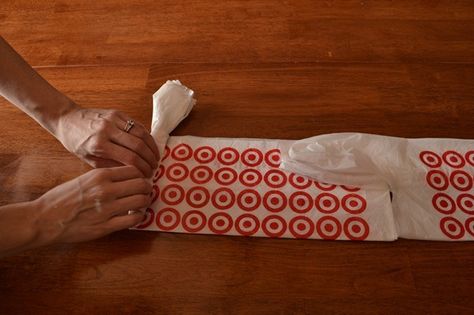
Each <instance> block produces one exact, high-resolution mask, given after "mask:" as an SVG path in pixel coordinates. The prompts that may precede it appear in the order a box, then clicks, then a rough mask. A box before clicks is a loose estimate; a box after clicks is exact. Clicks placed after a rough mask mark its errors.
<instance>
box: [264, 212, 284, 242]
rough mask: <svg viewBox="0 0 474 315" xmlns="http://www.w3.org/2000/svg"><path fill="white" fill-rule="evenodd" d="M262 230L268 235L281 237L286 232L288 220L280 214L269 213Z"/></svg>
mask: <svg viewBox="0 0 474 315" xmlns="http://www.w3.org/2000/svg"><path fill="white" fill-rule="evenodd" d="M262 230H263V232H264V233H265V234H266V235H267V236H268V237H281V236H282V235H283V234H285V232H286V221H285V220H284V219H283V218H282V217H280V216H279V215H275V214H273V215H269V216H268V217H266V218H265V219H263V221H262Z"/></svg>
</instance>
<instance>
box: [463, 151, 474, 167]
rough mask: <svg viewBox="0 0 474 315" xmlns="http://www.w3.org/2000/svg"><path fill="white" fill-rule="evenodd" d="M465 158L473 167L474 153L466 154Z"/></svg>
mask: <svg viewBox="0 0 474 315" xmlns="http://www.w3.org/2000/svg"><path fill="white" fill-rule="evenodd" d="M465 157H466V161H467V163H469V164H471V166H474V151H469V152H466V155H465Z"/></svg>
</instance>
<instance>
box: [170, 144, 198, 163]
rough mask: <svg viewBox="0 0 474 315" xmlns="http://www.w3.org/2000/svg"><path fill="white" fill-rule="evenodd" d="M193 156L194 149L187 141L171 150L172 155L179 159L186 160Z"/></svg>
mask: <svg viewBox="0 0 474 315" xmlns="http://www.w3.org/2000/svg"><path fill="white" fill-rule="evenodd" d="M191 156H193V149H191V147H190V146H189V145H187V144H185V143H181V144H180V145H178V146H176V147H175V148H174V149H173V151H171V157H172V158H173V159H175V160H177V161H186V160H189V159H190V158H191Z"/></svg>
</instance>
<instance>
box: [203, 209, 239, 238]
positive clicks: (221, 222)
mask: <svg viewBox="0 0 474 315" xmlns="http://www.w3.org/2000/svg"><path fill="white" fill-rule="evenodd" d="M233 224H234V221H233V220H232V217H231V216H230V215H228V214H227V213H225V212H218V213H214V214H213V215H211V217H210V218H209V223H208V225H209V230H211V231H212V232H213V233H215V234H225V233H227V232H229V231H230V229H231V228H232V225H233Z"/></svg>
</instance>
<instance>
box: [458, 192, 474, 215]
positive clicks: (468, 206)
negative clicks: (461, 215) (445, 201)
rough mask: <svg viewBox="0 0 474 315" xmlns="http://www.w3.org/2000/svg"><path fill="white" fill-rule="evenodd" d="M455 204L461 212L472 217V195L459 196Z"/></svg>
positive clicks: (473, 212) (473, 201)
mask: <svg viewBox="0 0 474 315" xmlns="http://www.w3.org/2000/svg"><path fill="white" fill-rule="evenodd" d="M456 204H457V205H458V207H459V209H461V211H463V212H465V213H467V214H470V215H474V196H473V195H472V194H459V196H458V198H457V199H456Z"/></svg>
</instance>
